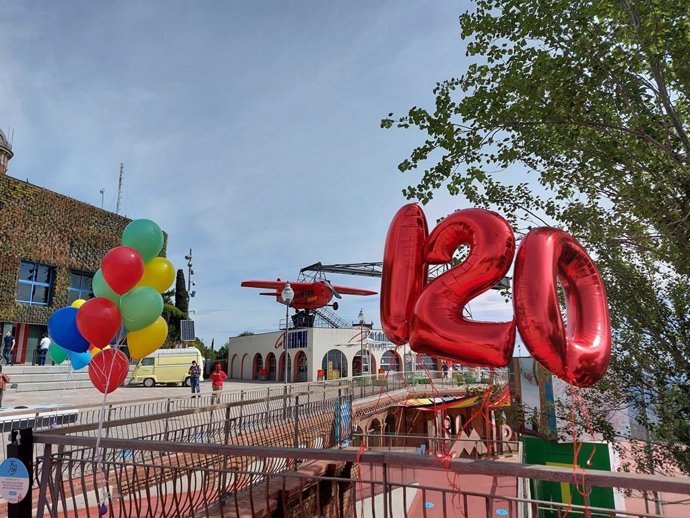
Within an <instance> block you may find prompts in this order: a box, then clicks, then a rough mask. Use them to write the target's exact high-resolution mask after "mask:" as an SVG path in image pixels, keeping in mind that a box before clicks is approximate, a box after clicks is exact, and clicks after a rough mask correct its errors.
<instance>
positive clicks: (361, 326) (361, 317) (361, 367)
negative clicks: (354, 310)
mask: <svg viewBox="0 0 690 518" xmlns="http://www.w3.org/2000/svg"><path fill="white" fill-rule="evenodd" d="M358 316H359V371H360V372H359V374H360V376H364V309H360V310H359V315H358ZM368 360H369V359H368V358H367V373H369V372H368V371H369V361H368ZM369 374H370V373H369Z"/></svg>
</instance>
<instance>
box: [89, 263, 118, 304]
mask: <svg viewBox="0 0 690 518" xmlns="http://www.w3.org/2000/svg"><path fill="white" fill-rule="evenodd" d="M91 289H93V294H94V295H95V296H96V297H103V298H106V299H109V300H112V301H113V302H114V303H115V304H116V305H117V306H119V305H120V298H121V296H120V295H119V294H117V293H115V292H114V291H113V290H112V289H111V288H110V286H108V283H107V282H105V279H104V278H103V272H101V269H100V268H99V269H98V271H97V272H96V273H95V274H94V275H93V280H92V281H91Z"/></svg>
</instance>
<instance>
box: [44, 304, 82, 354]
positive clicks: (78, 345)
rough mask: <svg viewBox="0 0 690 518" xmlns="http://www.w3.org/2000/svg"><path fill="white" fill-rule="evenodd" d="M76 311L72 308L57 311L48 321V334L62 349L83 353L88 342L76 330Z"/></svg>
mask: <svg viewBox="0 0 690 518" xmlns="http://www.w3.org/2000/svg"><path fill="white" fill-rule="evenodd" d="M77 311H79V310H78V309H77V308H73V307H72V306H68V307H65V308H62V309H58V310H57V311H56V312H55V313H53V315H52V316H51V317H50V320H48V334H50V337H51V338H52V339H53V341H54V342H55V343H56V344H58V345H59V346H60V347H62V348H63V349H65V350H67V351H71V352H74V353H83V352H84V351H86V350H88V348H89V342H88V340H86V338H84V337H83V336H81V333H80V332H79V329H77Z"/></svg>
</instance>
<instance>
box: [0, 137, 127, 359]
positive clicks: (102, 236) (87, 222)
mask: <svg viewBox="0 0 690 518" xmlns="http://www.w3.org/2000/svg"><path fill="white" fill-rule="evenodd" d="M11 158H12V146H11V145H10V143H9V142H8V141H7V139H6V138H5V135H4V134H3V133H2V132H1V131H0V329H2V334H3V335H4V334H5V333H6V332H7V331H12V334H13V335H14V337H15V339H16V345H15V350H14V354H13V362H15V363H32V361H33V360H34V350H35V349H36V347H37V345H38V342H39V340H40V338H41V336H42V333H43V332H44V331H46V329H47V323H48V318H50V315H51V314H52V313H53V312H54V311H55V310H57V309H59V308H61V307H63V306H66V305H69V304H71V303H72V301H74V300H76V299H78V298H85V299H88V298H89V297H90V296H91V295H92V293H93V292H92V291H91V278H92V277H93V274H94V273H95V272H96V270H98V268H99V267H100V262H101V259H102V258H103V256H104V255H105V254H106V252H107V251H108V250H109V249H110V248H112V247H114V246H117V245H118V244H119V240H120V235H121V234H122V230H123V229H124V228H125V226H126V225H127V224H128V223H129V221H130V220H128V219H127V218H124V217H122V216H118V215H117V214H113V213H112V212H108V211H105V210H102V209H99V208H97V207H94V206H92V205H89V204H87V203H83V202H80V201H77V200H75V199H72V198H69V197H67V196H63V195H61V194H58V193H56V192H52V191H49V190H48V189H44V188H42V187H39V186H37V185H32V184H30V183H29V182H24V181H21V180H17V179H16V178H12V177H11V176H8V175H7V170H8V162H9V160H10V159H11Z"/></svg>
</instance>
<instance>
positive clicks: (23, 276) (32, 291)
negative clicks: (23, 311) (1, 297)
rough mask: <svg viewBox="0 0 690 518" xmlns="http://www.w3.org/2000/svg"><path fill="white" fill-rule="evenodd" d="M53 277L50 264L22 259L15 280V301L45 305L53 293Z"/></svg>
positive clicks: (48, 302)
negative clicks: (16, 280)
mask: <svg viewBox="0 0 690 518" xmlns="http://www.w3.org/2000/svg"><path fill="white" fill-rule="evenodd" d="M54 277H55V273H54V270H53V267H52V266H46V265H45V264H38V263H32V262H29V261H22V264H21V266H20V267H19V281H18V282H17V301H18V302H23V303H25V304H35V305H38V306H47V305H48V304H50V299H51V297H52V294H53V279H54Z"/></svg>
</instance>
